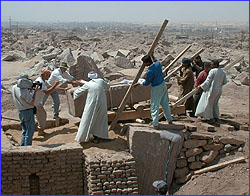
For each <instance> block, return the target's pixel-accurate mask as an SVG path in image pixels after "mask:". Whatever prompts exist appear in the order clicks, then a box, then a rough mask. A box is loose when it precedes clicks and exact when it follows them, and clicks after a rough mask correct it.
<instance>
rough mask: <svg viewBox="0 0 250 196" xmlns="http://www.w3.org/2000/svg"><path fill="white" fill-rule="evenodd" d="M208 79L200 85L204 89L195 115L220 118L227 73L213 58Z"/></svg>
mask: <svg viewBox="0 0 250 196" xmlns="http://www.w3.org/2000/svg"><path fill="white" fill-rule="evenodd" d="M211 67H212V69H211V70H210V72H209V74H208V76H207V79H206V80H205V81H204V82H203V83H202V84H201V85H200V86H199V87H198V90H199V91H203V93H202V95H201V98H200V101H199V103H198V105H197V109H196V112H195V116H200V117H203V118H205V120H212V121H218V120H219V116H220V114H219V99H220V96H221V94H222V86H223V85H225V84H226V83H227V78H226V73H225V72H224V71H223V70H222V69H221V68H219V62H218V61H217V60H213V61H212V63H211Z"/></svg>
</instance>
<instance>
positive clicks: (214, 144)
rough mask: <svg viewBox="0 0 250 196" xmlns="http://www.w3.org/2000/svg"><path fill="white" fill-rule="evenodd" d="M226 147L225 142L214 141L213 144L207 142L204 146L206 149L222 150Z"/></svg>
mask: <svg viewBox="0 0 250 196" xmlns="http://www.w3.org/2000/svg"><path fill="white" fill-rule="evenodd" d="M223 147H224V145H223V144H220V143H219V144H216V143H213V144H207V145H205V146H203V148H204V150H220V149H222V148H223Z"/></svg>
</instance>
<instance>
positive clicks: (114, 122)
mask: <svg viewBox="0 0 250 196" xmlns="http://www.w3.org/2000/svg"><path fill="white" fill-rule="evenodd" d="M167 24H168V20H165V21H164V22H163V24H162V26H161V29H160V31H159V32H158V34H157V36H156V38H155V40H154V42H153V43H152V46H151V48H150V50H149V52H148V55H150V56H152V54H153V52H154V49H155V47H156V46H157V44H158V42H159V40H160V38H161V35H162V33H163V31H164V29H165V28H166V26H167ZM144 67H145V66H144V64H142V66H141V67H140V69H139V71H138V73H137V75H136V76H135V79H134V80H133V82H132V84H131V85H130V86H129V88H128V90H127V92H126V94H125V96H124V98H123V100H122V102H121V104H120V106H119V107H118V111H117V113H116V115H115V118H114V119H113V121H112V123H111V125H110V127H109V131H110V130H113V129H114V127H115V125H116V123H117V121H118V119H119V115H120V114H121V113H122V111H123V110H124V107H125V105H126V103H127V100H128V98H129V96H130V94H131V90H132V87H133V85H134V84H135V83H137V81H138V79H139V78H140V76H141V74H142V72H143V70H144Z"/></svg>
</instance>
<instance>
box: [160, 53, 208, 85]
mask: <svg viewBox="0 0 250 196" xmlns="http://www.w3.org/2000/svg"><path fill="white" fill-rule="evenodd" d="M203 51H204V49H200V50H199V51H198V52H196V53H195V54H194V55H193V56H191V57H190V59H192V58H195V57H196V56H198V55H199V54H201V53H202V52H203ZM181 67H182V65H179V66H178V67H176V68H175V69H174V70H173V71H172V72H170V73H169V74H168V75H167V76H166V77H165V78H164V80H169V78H171V77H172V76H173V75H174V74H175V73H176V72H177V71H179V70H180V69H181Z"/></svg>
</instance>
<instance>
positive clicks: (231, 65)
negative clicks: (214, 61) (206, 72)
mask: <svg viewBox="0 0 250 196" xmlns="http://www.w3.org/2000/svg"><path fill="white" fill-rule="evenodd" d="M242 59H244V57H243V56H241V57H238V58H237V59H236V60H235V61H233V62H232V63H229V64H228V65H226V67H224V68H223V70H224V71H227V70H229V69H230V68H231V67H233V66H234V65H235V64H236V63H238V62H240V61H241V60H242Z"/></svg>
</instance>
